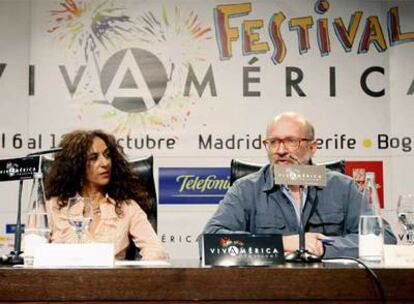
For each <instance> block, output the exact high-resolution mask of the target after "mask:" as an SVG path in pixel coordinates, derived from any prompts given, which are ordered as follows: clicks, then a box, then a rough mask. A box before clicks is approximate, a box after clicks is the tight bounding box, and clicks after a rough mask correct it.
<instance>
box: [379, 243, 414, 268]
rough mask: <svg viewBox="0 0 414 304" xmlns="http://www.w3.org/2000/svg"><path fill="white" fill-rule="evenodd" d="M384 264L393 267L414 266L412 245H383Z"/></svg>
mask: <svg viewBox="0 0 414 304" xmlns="http://www.w3.org/2000/svg"><path fill="white" fill-rule="evenodd" d="M384 265H385V267H395V268H414V246H412V245H384Z"/></svg>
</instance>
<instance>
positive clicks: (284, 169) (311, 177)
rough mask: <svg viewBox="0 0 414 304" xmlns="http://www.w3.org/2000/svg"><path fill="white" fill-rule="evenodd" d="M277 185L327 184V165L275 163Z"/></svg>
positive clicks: (323, 185)
mask: <svg viewBox="0 0 414 304" xmlns="http://www.w3.org/2000/svg"><path fill="white" fill-rule="evenodd" d="M273 172H274V179H275V184H276V185H298V186H319V187H325V186H326V169H325V166H315V165H274V166H273Z"/></svg>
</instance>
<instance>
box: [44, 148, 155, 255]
mask: <svg viewBox="0 0 414 304" xmlns="http://www.w3.org/2000/svg"><path fill="white" fill-rule="evenodd" d="M52 163H53V159H51V158H49V157H46V156H42V164H41V166H42V172H43V175H44V176H46V175H47V173H48V172H49V170H50V168H51V166H52ZM129 164H130V167H131V170H132V171H133V172H135V173H136V174H137V175H138V177H139V179H140V182H141V185H142V186H143V187H144V189H145V190H146V191H147V192H148V195H149V200H148V204H149V206H150V207H149V210H148V211H147V217H148V220H149V222H150V223H151V225H152V227H153V228H154V230H155V232H157V217H158V216H157V193H156V190H155V182H154V173H153V172H154V158H153V156H152V155H151V156H147V157H142V158H138V159H133V160H130V161H129ZM138 254H139V252H138V250H137V248H136V246H135V244H134V242H133V241H132V240H130V244H129V246H128V249H127V252H126V257H125V258H126V259H127V260H135V259H136V258H137V256H138Z"/></svg>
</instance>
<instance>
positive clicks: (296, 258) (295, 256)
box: [285, 154, 321, 263]
mask: <svg viewBox="0 0 414 304" xmlns="http://www.w3.org/2000/svg"><path fill="white" fill-rule="evenodd" d="M289 158H290V159H292V160H293V161H295V162H296V163H298V164H299V165H303V164H302V162H301V161H300V160H299V158H297V157H296V156H295V155H293V154H289ZM303 190H304V186H303V185H299V201H300V202H299V249H298V250H296V251H295V252H291V253H289V254H287V255H286V256H285V260H286V261H287V262H292V263H313V262H320V261H321V258H320V257H318V256H317V255H316V254H313V253H311V252H309V251H308V250H306V246H305V224H304V223H303Z"/></svg>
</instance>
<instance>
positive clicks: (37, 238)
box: [23, 172, 50, 266]
mask: <svg viewBox="0 0 414 304" xmlns="http://www.w3.org/2000/svg"><path fill="white" fill-rule="evenodd" d="M49 232H50V230H49V224H48V217H47V212H46V197H45V191H44V186H43V175H42V173H41V172H37V173H35V174H34V176H33V185H32V189H31V191H30V196H29V205H28V209H27V220H26V224H25V231H24V235H23V249H24V250H23V253H24V264H25V265H26V266H32V265H33V262H34V252H35V250H36V247H37V246H38V245H39V244H43V243H47V242H48V239H49Z"/></svg>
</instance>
